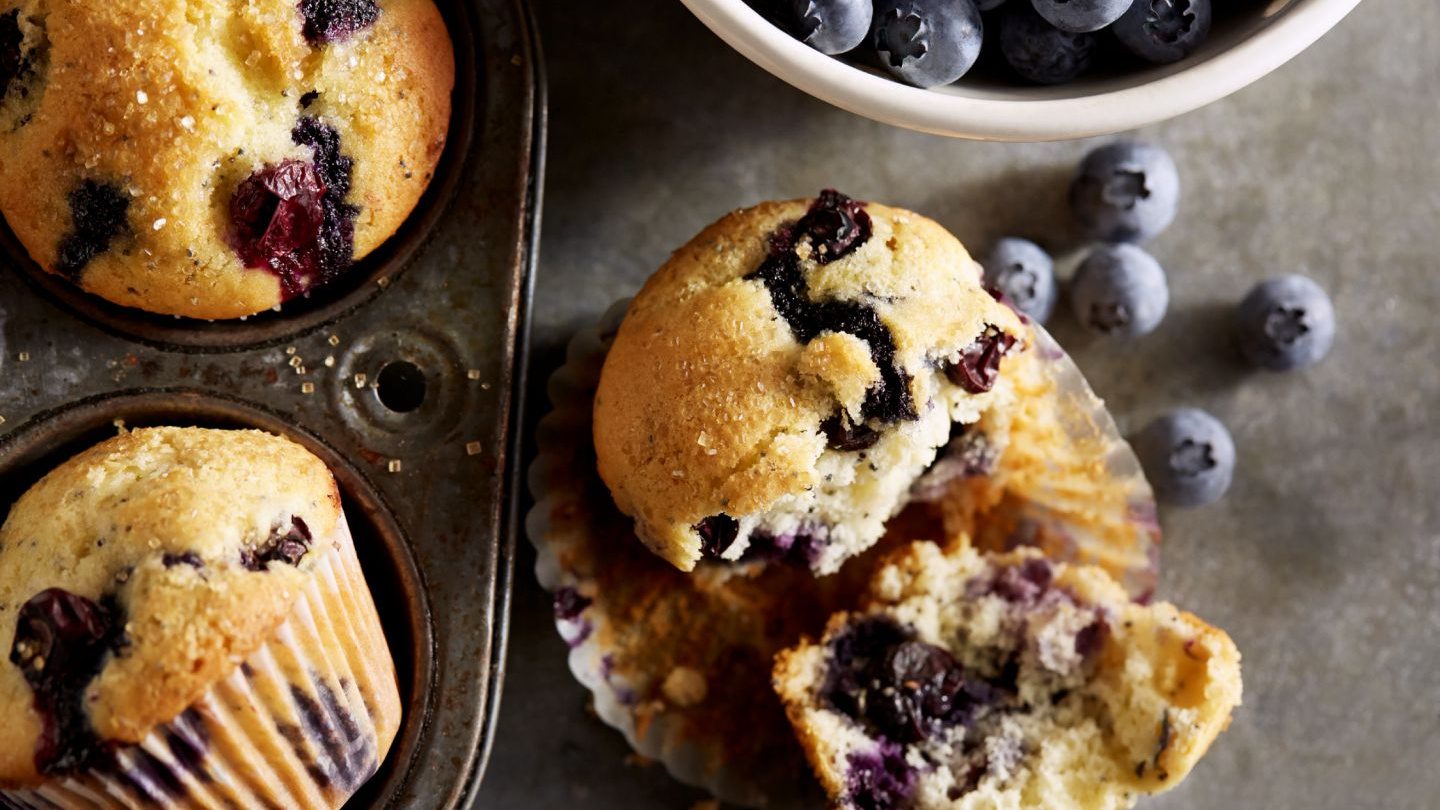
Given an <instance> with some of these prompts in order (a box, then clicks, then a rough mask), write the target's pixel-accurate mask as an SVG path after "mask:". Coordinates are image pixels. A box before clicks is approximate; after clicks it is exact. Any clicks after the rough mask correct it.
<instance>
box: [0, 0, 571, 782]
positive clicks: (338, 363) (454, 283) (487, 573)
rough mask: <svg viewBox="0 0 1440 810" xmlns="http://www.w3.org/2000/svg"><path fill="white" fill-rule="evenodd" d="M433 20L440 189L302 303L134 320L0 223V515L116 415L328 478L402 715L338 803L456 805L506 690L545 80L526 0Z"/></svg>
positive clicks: (454, 4)
mask: <svg viewBox="0 0 1440 810" xmlns="http://www.w3.org/2000/svg"><path fill="white" fill-rule="evenodd" d="M439 5H440V7H441V9H442V11H443V12H444V15H445V18H446V22H447V24H448V25H449V27H450V32H451V38H452V40H453V41H454V43H455V48H456V67H457V77H456V78H457V82H456V91H455V92H456V95H455V107H454V109H455V112H454V118H453V120H452V123H451V130H450V140H449V144H448V146H447V151H446V154H445V156H444V158H443V159H442V162H441V165H440V169H439V171H438V172H437V176H436V178H435V180H434V181H433V182H432V184H431V187H430V190H429V191H428V192H427V194H426V196H425V198H424V199H423V200H422V202H421V204H420V205H419V206H418V207H417V209H416V211H415V213H414V214H412V216H411V217H410V220H409V221H408V222H407V223H406V224H405V226H404V227H403V228H402V229H401V231H400V232H398V233H397V234H396V236H395V237H393V238H392V239H391V240H390V242H388V243H387V244H386V245H385V246H384V247H383V248H382V249H381V250H379V251H377V252H376V254H374V255H372V256H370V257H367V258H366V259H365V260H363V261H361V262H360V263H358V264H357V266H356V267H355V268H354V269H353V270H352V272H351V273H350V274H349V275H348V276H347V277H346V278H345V279H342V280H340V281H337V282H336V284H335V285H334V286H333V287H332V288H331V289H327V290H325V291H323V292H320V293H317V294H316V295H315V296H314V297H313V298H312V299H310V300H303V301H297V302H292V304H293V306H292V305H287V306H286V307H285V308H284V310H283V311H281V312H278V313H266V314H264V315H260V316H256V317H253V318H250V319H247V320H245V321H240V322H233V323H213V324H212V323H198V322H192V321H185V320H181V319H175V318H163V317H154V316H148V315H145V314H144V313H138V312H132V311H127V310H123V309H121V308H118V307H114V306H110V305H108V304H105V303H104V302H102V301H99V300H98V299H95V298H92V297H88V296H86V295H84V294H82V293H79V292H77V291H75V290H73V289H70V288H68V287H67V286H65V285H64V284H63V283H59V282H57V281H56V280H55V279H53V278H52V277H49V276H46V275H45V274H43V273H42V272H41V271H39V270H38V268H36V267H35V266H34V265H33V263H31V262H30V260H29V259H28V258H27V257H26V256H25V254H24V251H23V250H22V249H20V248H19V247H18V245H17V243H16V242H15V239H14V237H13V235H11V234H10V233H9V231H8V229H5V230H3V232H0V263H3V264H4V265H6V266H5V267H4V268H3V271H0V417H3V422H0V501H3V503H0V505H3V506H5V507H7V508H8V504H9V503H10V502H11V501H12V500H13V498H14V497H15V496H16V495H18V493H19V492H21V491H23V490H24V488H25V487H26V486H28V485H29V484H30V483H32V482H33V481H34V480H35V479H37V478H38V477H39V476H40V475H43V474H44V472H46V471H47V470H48V469H49V468H50V467H52V466H53V465H54V464H55V463H58V462H59V461H61V460H63V459H64V458H65V457H67V456H68V455H69V454H70V453H72V452H74V451H76V450H78V449H79V448H81V447H84V446H86V445H88V444H90V443H93V442H94V441H96V440H98V439H100V438H103V437H104V436H105V435H107V434H113V432H114V430H115V427H114V423H115V422H116V421H123V422H124V423H125V424H126V425H130V426H137V425H145V424H162V423H163V424H201V425H217V426H247V427H259V428H263V429H268V430H271V431H275V432H281V433H285V434H287V435H290V436H291V437H293V438H295V439H297V440H298V441H301V442H302V443H304V444H306V445H307V446H309V447H310V448H311V449H312V450H314V451H315V452H317V453H318V454H320V456H321V457H322V458H323V459H324V460H325V461H326V462H327V463H329V464H330V466H331V467H332V469H333V470H334V471H335V473H336V476H337V478H338V480H339V481H340V484H341V489H342V492H343V494H344V496H345V507H346V511H347V514H348V515H349V517H350V522H351V525H352V527H354V529H355V533H356V539H357V545H359V546H360V547H361V557H362V561H363V563H364V564H365V567H366V573H367V576H368V577H369V579H370V582H371V586H372V589H373V590H374V591H375V596H376V603H377V606H378V607H379V609H380V612H381V616H382V619H383V620H384V621H385V623H386V631H387V635H388V637H389V640H390V643H391V648H392V650H393V651H394V653H395V657H396V663H397V665H398V670H399V673H400V678H401V691H402V695H403V697H404V699H405V701H406V708H407V712H406V718H405V726H404V728H403V729H402V731H401V735H400V737H399V739H398V740H397V742H396V745H395V748H394V749H393V750H392V751H391V753H390V756H389V759H388V760H387V762H386V764H385V765H384V767H383V768H382V770H381V773H380V774H379V775H378V776H377V777H376V778H375V779H374V780H372V781H371V782H370V784H368V785H367V786H366V788H365V789H364V791H363V792H362V794H361V795H360V796H358V797H357V798H356V799H355V800H354V801H352V803H351V805H352V806H373V807H381V806H404V807H436V808H439V807H453V806H460V805H465V804H468V803H469V802H470V801H471V799H472V798H473V794H474V792H475V791H476V790H477V789H478V784H479V778H480V775H481V773H482V772H483V769H484V764H485V759H486V756H487V754H488V749H489V742H490V739H491V737H492V734H493V731H494V722H493V721H494V718H495V714H496V708H497V702H498V698H499V687H500V680H501V677H502V675H503V661H504V652H505V650H504V647H505V640H506V626H507V622H508V608H509V593H508V591H509V584H510V578H511V569H512V556H513V552H514V530H513V527H514V509H513V506H514V504H513V492H514V489H513V487H512V482H513V481H514V470H515V464H514V461H515V457H516V454H515V453H514V452H512V451H513V449H514V445H513V442H514V441H515V437H516V435H517V434H516V431H515V430H514V429H513V427H514V425H515V424H516V423H517V414H518V413H519V408H520V403H521V399H522V396H523V389H524V379H525V362H524V361H525V349H526V340H525V335H526V328H527V312H528V308H529V298H530V290H531V272H530V270H531V264H532V262H533V260H534V251H535V242H534V237H535V235H536V229H537V228H538V210H539V178H540V173H541V170H542V166H543V148H544V146H543V145H544V97H543V78H542V71H541V65H540V54H539V50H538V44H537V43H536V41H535V38H534V27H533V24H532V22H531V20H530V17H529V9H528V6H527V4H526V3H525V2H524V0H468V2H466V1H464V0H439ZM397 362H398V363H402V364H403V363H409V364H413V367H414V368H413V369H412V368H410V367H407V366H404V365H399V366H396V365H393V364H395V363H397ZM387 369H388V371H386V370H387ZM382 371H385V373H384V374H382ZM420 379H423V383H422V382H419V381H418V380H420ZM281 485H283V482H281Z"/></svg>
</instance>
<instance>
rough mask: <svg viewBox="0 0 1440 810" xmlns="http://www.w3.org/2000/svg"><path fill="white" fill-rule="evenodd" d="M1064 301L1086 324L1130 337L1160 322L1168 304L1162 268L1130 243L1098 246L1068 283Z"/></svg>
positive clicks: (1097, 330) (1152, 258)
mask: <svg viewBox="0 0 1440 810" xmlns="http://www.w3.org/2000/svg"><path fill="white" fill-rule="evenodd" d="M1070 304H1071V306H1072V307H1073V308H1074V311H1075V318H1076V320H1078V321H1080V323H1082V324H1084V325H1085V327H1086V328H1088V329H1091V330H1093V331H1096V332H1099V333H1101V334H1105V335H1122V336H1126V337H1136V336H1139V335H1143V334H1146V333H1147V332H1150V331H1152V330H1154V329H1155V327H1157V326H1159V325H1160V320H1161V319H1162V318H1164V317H1165V309H1166V307H1167V306H1169V304H1170V289H1169V286H1168V285H1167V284H1166V283H1165V271H1164V270H1162V269H1161V268H1160V263H1159V262H1157V261H1155V258H1154V257H1153V256H1151V255H1150V254H1149V253H1146V252H1145V251H1143V250H1141V249H1140V248H1138V247H1135V246H1134V245H1125V244H1121V245H1100V246H1098V247H1096V248H1095V249H1094V250H1092V251H1090V255H1089V256H1086V257H1085V261H1084V262H1082V263H1081V264H1080V269H1079V270H1077V271H1076V272H1075V278H1074V279H1073V280H1072V281H1071V282H1070Z"/></svg>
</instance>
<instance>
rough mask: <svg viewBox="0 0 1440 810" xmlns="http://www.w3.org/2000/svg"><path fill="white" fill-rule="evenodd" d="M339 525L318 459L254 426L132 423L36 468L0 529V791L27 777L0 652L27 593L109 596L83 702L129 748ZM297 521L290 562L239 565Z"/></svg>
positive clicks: (288, 589)
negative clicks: (304, 538)
mask: <svg viewBox="0 0 1440 810" xmlns="http://www.w3.org/2000/svg"><path fill="white" fill-rule="evenodd" d="M339 518H340V503H339V493H338V491H337V490H336V487H335V481H334V478H333V477H332V476H331V475H330V471H329V470H328V469H327V468H326V467H325V465H324V464H323V463H322V462H321V461H320V460H319V459H318V458H316V457H315V456H314V455H312V454H311V453H310V452H308V451H307V450H305V449H304V448H303V447H301V446H300V445H298V444H295V443H294V442H292V441H290V440H288V439H283V438H280V437H277V436H272V435H270V434H267V433H262V432H259V431H234V430H202V429H197V428H149V429H141V430H134V431H130V432H127V433H122V434H121V435H119V436H116V437H115V438H113V439H110V440H108V441H105V442H103V443H101V444H99V445H96V446H95V447H93V448H91V449H89V450H86V451H85V452H83V453H81V454H79V455H78V456H75V457H74V458H72V459H70V460H69V461H67V462H65V463H64V464H62V465H60V466H59V467H57V468H56V469H55V470H53V471H51V472H50V473H49V474H48V475H46V476H45V477H44V478H43V479H41V480H40V482H39V483H37V484H36V485H35V486H34V487H32V488H31V489H30V490H29V491H28V492H26V493H25V494H24V495H23V496H22V497H21V498H20V499H19V500H18V501H17V502H16V503H15V505H14V507H13V508H12V509H11V511H10V515H9V517H8V518H7V519H6V520H5V523H4V524H3V526H0V640H4V645H5V646H4V649H3V652H4V653H5V657H4V659H3V660H0V716H3V717H5V718H7V722H6V723H4V724H3V725H0V785H5V784H12V785H14V784H25V783H33V782H34V781H35V780H36V779H37V778H38V776H39V775H38V774H37V773H36V768H35V763H34V753H35V745H36V739H37V737H38V735H39V733H40V730H41V727H42V720H41V717H40V716H39V714H38V713H37V712H36V710H35V706H34V695H33V693H32V691H31V688H30V686H29V684H28V683H27V682H26V681H25V678H24V676H23V675H22V672H21V669H20V668H19V667H18V666H17V665H15V664H14V663H12V662H11V660H10V659H9V656H8V653H9V651H10V645H11V644H12V643H13V642H12V639H14V638H15V634H16V622H17V615H18V613H19V610H20V608H21V607H22V606H23V605H24V604H25V603H26V602H27V601H28V600H30V599H31V598H32V597H34V596H35V595H36V594H37V593H40V592H41V591H44V590H46V589H48V588H63V589H64V590H66V591H69V592H71V593H73V594H76V595H78V596H82V597H85V598H86V599H90V600H92V601H97V602H98V601H100V600H101V599H103V598H105V597H107V596H109V597H113V598H114V599H115V602H116V604H117V605H118V606H119V608H120V609H121V611H122V613H123V616H124V622H125V623H124V633H125V638H126V640H127V642H128V644H127V645H126V646H124V647H123V649H122V650H121V651H120V652H118V653H115V654H111V655H107V656H106V657H105V659H104V660H103V662H102V665H101V669H100V672H99V674H98V675H97V676H96V677H95V678H94V679H93V680H92V681H91V682H90V683H89V685H88V687H87V689H86V691H85V696H84V701H85V703H84V705H85V706H86V707H87V708H88V714H89V719H90V722H91V725H92V726H93V728H94V731H95V734H96V735H97V736H98V737H99V738H100V739H102V740H106V741H116V742H122V743H133V742H138V741H139V740H141V739H142V738H143V737H144V736H145V734H146V733H147V732H148V731H149V729H150V728H152V727H153V726H155V725H156V724H159V723H163V722H167V721H169V720H171V719H172V718H174V717H175V716H176V715H178V714H179V713H180V712H182V711H183V710H184V709H185V708H186V707H187V706H189V705H190V704H191V703H192V702H194V701H195V700H196V699H197V698H198V697H199V696H200V695H201V694H202V693H203V692H204V691H205V690H206V689H208V688H209V687H210V686H211V685H212V684H213V683H215V682H216V681H218V680H220V679H222V678H224V677H225V676H227V675H228V674H229V673H230V672H231V671H232V670H233V669H234V668H235V667H236V666H237V665H238V664H239V663H240V661H241V660H243V659H244V658H245V657H246V656H248V655H249V654H250V653H251V652H254V651H255V650H256V649H258V648H259V647H260V646H262V645H263V644H264V643H265V642H266V640H267V638H268V637H269V635H270V634H271V633H272V631H274V629H275V628H276V627H277V626H279V625H280V624H281V623H282V622H283V621H284V620H285V618H286V616H287V614H288V612H289V611H290V608H291V605H292V604H293V602H294V600H295V599H296V598H297V597H298V595H299V590H300V588H301V587H302V586H303V584H304V582H305V577H306V576H307V571H308V570H309V568H310V567H311V566H312V565H313V562H314V560H315V559H316V558H317V557H318V556H320V555H321V554H322V553H328V551H329V549H328V547H327V546H326V542H327V541H326V539H327V538H329V537H330V536H331V534H332V532H333V531H334V530H335V528H336V524H337V522H338V521H339ZM296 519H299V520H301V521H303V522H304V524H305V525H306V527H307V528H308V530H309V532H310V534H311V536H312V537H313V538H314V543H313V545H312V546H311V547H310V550H309V551H308V552H307V553H306V554H305V556H304V557H302V558H300V560H299V564H298V565H289V564H286V563H285V562H283V561H272V562H268V563H263V562H262V563H259V564H257V563H256V562H255V561H254V559H253V556H252V557H251V559H249V560H248V562H247V561H246V560H245V558H244V555H245V554H247V553H249V554H252V555H253V553H254V552H255V551H256V549H258V548H262V547H263V546H264V544H265V543H266V542H267V540H268V539H269V538H271V537H272V536H273V534H274V533H275V532H276V531H277V530H278V529H284V528H287V527H290V526H291V525H292V524H293V522H294V521H295V520H296ZM167 555H169V556H170V558H171V559H170V560H169V561H168V563H169V564H167V559H166V557H167ZM181 555H192V556H187V557H186V558H185V561H184V562H179V563H177V562H176V557H179V556H181Z"/></svg>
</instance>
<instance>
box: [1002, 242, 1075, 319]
mask: <svg viewBox="0 0 1440 810" xmlns="http://www.w3.org/2000/svg"><path fill="white" fill-rule="evenodd" d="M985 283H986V284H988V285H989V286H990V287H992V288H993V289H996V290H999V291H1000V293H1001V294H1002V295H1004V296H1005V301H1006V302H1007V303H1009V304H1010V305H1011V306H1013V307H1015V308H1016V309H1018V310H1020V311H1021V312H1023V313H1025V314H1026V315H1027V316H1029V318H1030V319H1031V320H1033V321H1035V322H1036V323H1045V322H1046V321H1047V320H1049V319H1050V313H1052V312H1054V311H1055V299H1056V297H1057V296H1056V286H1055V262H1054V261H1053V260H1052V259H1051V258H1050V254H1048V253H1046V252H1045V250H1044V249H1043V248H1041V247H1040V246H1039V245H1037V244H1035V243H1034V242H1031V241H1029V240H1028V239H1016V238H1015V237H1006V238H1004V239H1001V240H1000V241H999V242H996V243H995V249H994V250H991V251H990V257H989V258H988V259H986V260H985Z"/></svg>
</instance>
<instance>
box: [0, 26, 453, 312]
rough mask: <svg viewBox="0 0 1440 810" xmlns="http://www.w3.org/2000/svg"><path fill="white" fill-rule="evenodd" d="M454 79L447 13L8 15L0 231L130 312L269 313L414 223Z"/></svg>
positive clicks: (0, 118)
mask: <svg viewBox="0 0 1440 810" xmlns="http://www.w3.org/2000/svg"><path fill="white" fill-rule="evenodd" d="M454 72H455V66H454V55H453V53H452V51H451V47H450V40H449V35H448V34H447V32H446V29H445V25H444V22H443V20H442V19H441V17H440V13H439V10H438V9H437V8H436V7H435V5H434V4H433V2H431V0H386V1H385V2H383V3H380V2H377V0H299V2H296V0H253V2H247V3H238V4H237V3H223V2H217V1H216V0H113V1H112V2H105V3H80V2H73V1H71V2H57V1H56V0H27V1H26V2H14V0H10V1H9V2H4V1H3V0H0V212H3V213H4V215H5V218H6V220H7V221H8V222H9V224H10V227H11V228H12V229H13V230H14V232H15V234H16V236H18V237H19V239H20V241H21V242H22V243H23V244H24V245H25V247H26V249H27V250H28V251H29V253H30V255H31V257H33V258H34V259H35V260H36V261H37V262H38V263H39V264H40V265H41V266H42V267H44V268H45V269H46V270H48V271H50V272H52V273H56V274H59V275H61V276H64V277H65V278H67V279H69V280H71V281H73V282H75V283H77V284H79V285H80V286H81V287H83V288H84V289H86V290H88V291H90V292H92V293H95V294H97V295H100V296H102V297H104V298H106V299H109V300H110V301H113V302H115V303H117V304H123V305H125V306H131V307H139V308H141V309H146V310H149V311H151V312H158V313H164V314H171V315H182V316H187V317H193V318H206V319H217V318H235V317H241V316H245V315H250V314H253V313H256V312H260V311H263V310H266V309H270V308H273V307H275V306H277V305H278V304H280V303H281V302H282V301H284V300H286V299H288V298H291V297H294V296H297V295H301V294H304V293H305V292H307V291H309V290H311V289H313V288H314V287H316V286H317V285H320V284H324V283H325V282H327V281H330V280H331V279H333V278H334V277H336V276H337V275H339V274H341V273H343V272H344V271H345V270H346V269H347V268H348V267H349V266H350V264H351V263H352V261H354V260H357V259H359V258H361V257H363V256H365V255H366V254H368V253H369V252H370V251H372V250H373V249H375V248H376V247H377V246H378V245H379V244H380V243H382V242H383V241H385V239H386V238H388V237H389V236H390V235H391V234H392V233H393V232H394V231H395V229H396V228H397V227H399V225H400V224H401V222H403V221H404V219H405V218H406V216H407V215H408V214H409V212H410V210H411V209H412V208H413V207H414V205H415V204H416V202H417V201H418V200H419V198H420V195H421V193H422V192H423V191H424V190H425V187H426V185H427V183H428V182H429V180H430V177H431V175H432V173H433V172H434V169H435V165H436V162H437V161H438V160H439V158H440V154H441V151H442V150H443V148H444V144H445V137H446V132H447V129H448V126H449V120H450V93H451V89H452V86H453V84H454Z"/></svg>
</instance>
